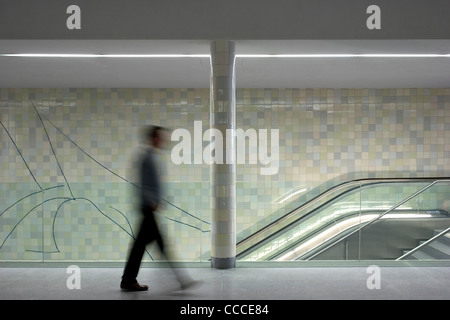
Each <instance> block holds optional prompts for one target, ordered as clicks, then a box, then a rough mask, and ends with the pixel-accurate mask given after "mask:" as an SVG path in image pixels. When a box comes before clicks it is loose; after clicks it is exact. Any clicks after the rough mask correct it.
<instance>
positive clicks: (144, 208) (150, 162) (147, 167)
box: [120, 126, 195, 291]
mask: <svg viewBox="0 0 450 320" xmlns="http://www.w3.org/2000/svg"><path fill="white" fill-rule="evenodd" d="M167 134H168V130H167V129H165V128H162V127H158V126H152V127H150V128H148V129H147V132H146V133H145V139H146V142H147V144H148V146H147V149H146V151H145V152H144V154H143V156H142V159H141V162H140V167H139V168H138V169H139V175H140V187H141V195H140V197H141V203H140V205H141V212H142V215H143V217H142V222H141V226H140V230H139V233H138V235H137V238H136V239H135V242H134V244H133V247H132V249H131V251H130V254H129V257H128V262H127V264H126V266H125V270H124V273H123V276H122V282H121V283H120V288H121V289H123V290H127V291H145V290H148V286H146V285H141V284H139V283H138V281H137V279H136V278H137V275H138V272H139V268H140V265H141V261H142V257H143V255H144V252H145V247H146V246H147V245H148V244H150V243H151V242H153V241H156V242H157V244H158V247H159V249H160V250H161V253H163V255H164V256H165V257H166V259H167V261H169V262H170V260H169V258H168V256H167V251H166V247H165V244H164V240H163V237H162V236H161V233H160V231H159V228H158V225H157V223H156V220H155V216H154V214H155V213H156V211H157V210H158V209H159V208H160V205H161V191H162V190H161V180H160V175H159V171H158V169H161V168H159V167H158V165H157V162H156V159H155V151H156V150H155V149H164V147H165V144H166V141H167V138H166V136H167ZM160 165H161V164H160ZM172 270H173V271H174V273H175V275H176V277H177V279H178V281H179V282H180V285H181V288H182V289H186V288H187V287H189V286H191V285H193V284H194V283H195V281H192V280H190V279H189V278H186V277H185V276H183V275H181V274H180V273H179V271H176V270H175V269H173V268H172Z"/></svg>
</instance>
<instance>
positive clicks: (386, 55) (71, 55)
mask: <svg viewBox="0 0 450 320" xmlns="http://www.w3.org/2000/svg"><path fill="white" fill-rule="evenodd" d="M0 57H18V58H210V57H211V55H210V54H84V53H81V54H75V53H2V54H0ZM449 57H450V54H435V53H380V54H378V53H373V54H372V53H364V54H353V53H348V54H347V53H330V54H328V53H327V54H322V53H318V54H236V58H304V59H307V58H309V59H314V58H449Z"/></svg>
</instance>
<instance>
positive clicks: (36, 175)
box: [0, 89, 450, 261]
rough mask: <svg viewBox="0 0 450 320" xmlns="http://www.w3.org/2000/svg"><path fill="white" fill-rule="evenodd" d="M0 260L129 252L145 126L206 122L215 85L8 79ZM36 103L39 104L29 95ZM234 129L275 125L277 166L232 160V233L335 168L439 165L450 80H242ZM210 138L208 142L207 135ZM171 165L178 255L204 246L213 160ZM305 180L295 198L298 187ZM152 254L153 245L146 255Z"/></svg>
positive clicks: (416, 170) (168, 219)
mask: <svg viewBox="0 0 450 320" xmlns="http://www.w3.org/2000/svg"><path fill="white" fill-rule="evenodd" d="M0 95H1V96H0V103H1V104H0V120H1V123H2V126H1V127H0V131H1V134H0V158H1V160H0V177H1V180H0V260H33V261H41V260H45V261H49V260H52V261H62V260H75V261H84V260H88V261H124V260H125V258H126V255H127V251H128V247H129V244H130V241H131V239H132V236H133V235H134V234H135V233H136V226H135V224H136V221H137V220H136V219H137V217H138V212H137V211H136V210H135V206H134V204H135V197H134V195H135V192H134V191H135V187H134V186H133V181H134V180H135V179H134V178H133V176H134V175H133V170H132V169H133V165H132V163H133V159H134V158H135V156H136V153H137V149H138V147H139V144H140V136H139V129H140V128H142V126H144V125H146V124H159V125H163V126H167V127H169V128H171V129H176V128H186V129H188V130H190V132H192V133H193V130H194V121H202V123H203V130H206V128H207V127H208V125H209V89H1V91H0ZM33 105H34V106H33ZM236 123H237V127H238V128H242V129H244V130H246V129H249V128H253V129H256V130H258V129H279V158H280V164H279V171H278V174H276V175H265V176H264V175H261V174H260V171H259V169H260V168H261V165H260V164H256V165H250V164H239V165H238V166H237V170H238V171H237V234H238V240H239V239H241V238H242V237H244V236H245V235H247V234H249V233H251V232H252V231H255V230H258V229H259V228H261V227H262V226H263V225H265V224H266V223H267V222H269V221H271V220H273V219H276V218H277V217H279V216H280V215H281V214H282V213H283V212H284V211H285V210H287V209H285V207H284V206H285V204H287V203H289V202H290V201H293V200H295V199H296V197H298V195H300V194H305V193H306V192H307V190H309V189H311V188H313V187H315V186H318V185H320V184H322V183H324V182H327V181H329V180H332V179H336V178H338V177H340V176H349V177H351V176H352V175H354V174H355V173H357V174H358V175H363V176H365V175H366V176H370V175H372V174H374V172H375V173H376V174H378V175H380V174H384V175H386V176H392V175H395V176H399V175H400V176H408V177H410V176H411V177H416V176H429V175H433V176H434V175H443V174H444V175H445V174H446V173H448V172H449V171H450V161H449V160H448V159H449V158H450V144H449V141H450V130H449V129H450V89H386V90H381V89H380V90H378V89H377V90H369V89H367V90H365V89H328V90H327V89H317V90H316V89H238V91H237V117H236ZM205 144H206V143H204V145H205ZM170 152H171V146H169V149H168V150H167V152H166V153H165V154H164V155H163V157H165V159H166V163H167V175H166V177H165V178H166V183H165V186H166V200H167V201H168V203H167V205H166V206H165V209H164V210H163V211H162V212H161V213H160V220H161V222H162V225H163V229H164V231H165V234H166V235H167V241H168V242H169V245H170V248H171V251H172V252H173V253H174V255H175V258H176V259H180V260H189V261H199V260H207V259H208V258H209V246H210V240H209V235H210V233H209V230H210V224H209V223H210V209H209V207H210V201H209V197H210V192H209V174H210V173H209V166H208V165H206V164H189V165H188V164H182V165H174V164H173V163H172V162H171V158H170ZM297 191H301V192H300V193H298V194H297V195H296V196H293V197H290V198H289V195H291V194H292V193H295V192H297ZM150 256H151V257H152V258H153V259H158V257H159V254H158V251H157V250H156V249H155V248H149V250H148V255H146V260H150V259H151V258H150Z"/></svg>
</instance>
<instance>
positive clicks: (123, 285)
mask: <svg viewBox="0 0 450 320" xmlns="http://www.w3.org/2000/svg"><path fill="white" fill-rule="evenodd" d="M120 289H122V290H125V291H146V290H148V286H146V285H141V284H139V283H138V282H135V283H131V284H126V283H123V282H122V283H121V284H120Z"/></svg>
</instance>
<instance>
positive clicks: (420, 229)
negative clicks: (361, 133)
mask: <svg viewBox="0 0 450 320" xmlns="http://www.w3.org/2000/svg"><path fill="white" fill-rule="evenodd" d="M447 199H448V200H447ZM449 200H450V180H449V179H448V178H413V179H404V178H392V179H356V180H350V181H346V182H343V183H339V184H336V185H334V186H332V187H330V188H328V189H327V190H325V191H323V192H321V193H319V194H317V195H316V196H314V197H313V198H311V199H310V200H308V201H306V202H304V203H302V204H300V205H299V206H297V207H295V208H294V209H292V210H290V211H289V212H288V213H287V214H285V215H283V216H281V217H280V218H278V219H276V220H275V221H274V222H272V223H270V224H269V225H267V226H266V227H264V228H262V229H261V230H259V231H258V232H256V233H254V234H252V235H250V236H248V237H246V238H244V239H243V240H241V241H239V242H238V244H237V258H238V259H239V260H242V261H295V260H313V259H314V260H319V259H322V260H323V259H325V260H375V259H376V260H395V259H397V258H399V257H401V256H402V255H404V254H405V253H407V252H409V251H410V250H413V249H414V248H416V247H417V246H419V245H421V243H424V242H425V241H427V240H428V239H430V238H432V237H433V235H435V234H436V230H446V229H447V228H449V227H450V215H449V213H448V211H447V210H448V209H449V208H450V203H449V202H448V201H449ZM449 234H450V233H449ZM439 238H442V239H441V240H446V238H444V237H443V236H442V237H441V235H440V236H439ZM442 242H444V243H445V241H442ZM435 246H436V245H435ZM439 247H440V248H443V246H442V245H440V246H439ZM445 249H446V248H443V250H444V252H447V251H445ZM448 253H449V254H450V251H448ZM417 255H418V253H416V256H417ZM410 258H411V257H410Z"/></svg>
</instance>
